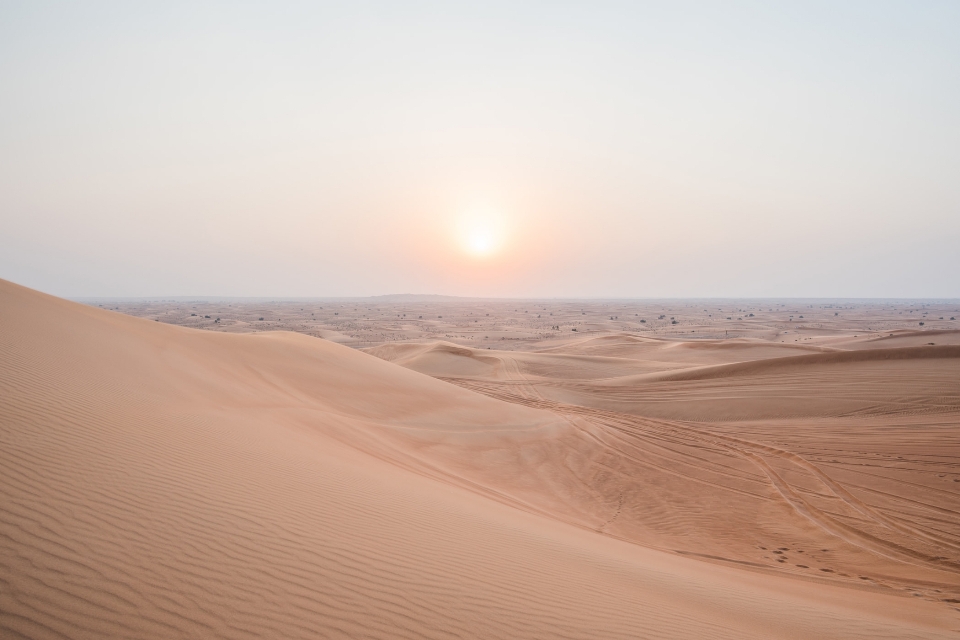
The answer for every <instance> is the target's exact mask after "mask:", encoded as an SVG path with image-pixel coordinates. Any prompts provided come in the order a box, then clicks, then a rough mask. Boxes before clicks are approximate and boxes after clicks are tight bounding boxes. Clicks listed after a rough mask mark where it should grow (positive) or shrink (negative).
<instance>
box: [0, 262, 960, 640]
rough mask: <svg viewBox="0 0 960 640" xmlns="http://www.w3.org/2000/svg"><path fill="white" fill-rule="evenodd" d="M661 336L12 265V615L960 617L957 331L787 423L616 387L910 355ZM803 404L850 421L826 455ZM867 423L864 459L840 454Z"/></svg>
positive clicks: (767, 620) (678, 622) (2, 595)
mask: <svg viewBox="0 0 960 640" xmlns="http://www.w3.org/2000/svg"><path fill="white" fill-rule="evenodd" d="M608 346H609V345H608ZM641 346H642V345H641ZM571 348H572V347H571ZM631 348H632V347H631ZM643 348H649V349H652V350H653V351H651V352H650V353H654V352H655V351H656V350H659V351H663V350H664V349H670V351H669V352H667V353H666V354H662V357H663V359H662V360H657V361H656V362H654V361H653V360H649V359H645V356H644V355H643V353H641V352H640V351H639V350H636V349H635V350H633V351H630V350H629V349H628V351H630V352H629V353H628V354H626V355H629V357H625V356H623V355H621V356H619V357H618V356H617V355H615V354H616V350H612V351H611V352H609V353H608V352H604V353H586V351H589V349H588V348H586V346H585V345H580V349H581V353H572V352H569V353H541V354H536V353H534V354H530V353H522V354H517V353H515V354H506V353H502V352H496V351H493V350H487V351H484V352H480V351H479V350H471V349H467V348H463V347H458V346H456V345H452V344H444V343H430V344H424V345H403V346H400V347H389V346H384V347H379V348H378V350H377V351H376V352H375V353H376V355H378V356H380V357H374V355H373V354H369V353H364V352H361V351H356V350H353V349H350V348H347V347H344V346H340V345H337V344H334V343H332V342H329V341H326V340H322V339H318V338H313V337H308V336H305V335H300V334H295V333H290V332H261V333H256V334H233V333H218V332H214V331H200V330H197V329H190V328H184V327H178V326H171V325H167V324H163V323H161V322H155V321H152V320H147V319H140V318H134V317H130V316H126V315H122V314H119V313H114V312H111V311H106V310H103V309H99V308H95V307H90V306H84V305H80V304H77V303H73V302H67V301H64V300H60V299H57V298H53V297H51V296H47V295H44V294H41V293H38V292H35V291H32V290H29V289H26V288H23V287H20V286H17V285H15V284H12V283H9V282H6V281H0V636H2V637H4V638H180V637H184V638H186V637H190V638H254V637H257V638H318V637H330V638H340V637H344V638H638V637H649V638H947V637H955V635H956V632H957V630H958V629H960V618H958V615H957V611H956V609H955V608H954V606H955V604H956V603H957V602H958V598H960V595H958V587H960V580H958V578H957V577H958V575H960V572H958V569H957V556H958V551H960V542H958V538H957V532H958V530H960V529H958V526H957V514H958V513H960V504H958V503H957V500H956V489H955V487H957V486H960V483H957V484H954V482H953V476H952V475H949V473H951V472H948V471H941V468H947V467H949V466H950V465H955V463H956V457H955V453H956V450H955V449H954V448H952V447H955V439H954V440H951V439H950V438H951V437H953V436H950V435H949V432H951V430H952V431H953V432H955V431H956V425H957V420H956V416H957V415H958V412H957V407H956V402H955V398H956V397H957V392H956V389H955V387H956V384H955V383H956V377H953V376H955V374H956V369H953V368H950V367H952V366H953V363H955V362H957V361H958V360H957V355H955V349H956V348H954V347H943V348H940V347H930V348H929V350H928V349H927V348H926V347H915V348H914V347H911V348H909V349H897V350H896V353H897V354H901V355H900V356H894V357H898V358H899V359H898V361H897V362H895V363H893V365H894V366H900V365H903V364H904V363H907V364H908V365H909V366H913V367H919V368H915V369H911V370H910V372H911V374H916V375H919V376H920V378H919V380H921V382H922V383H923V384H924V385H926V386H925V387H923V388H925V389H926V392H925V394H924V393H921V391H922V389H921V387H920V386H918V387H916V388H913V387H910V386H909V385H907V386H906V387H904V386H902V385H901V387H899V388H901V389H903V392H902V393H901V395H899V396H896V397H889V396H890V394H889V393H887V392H884V394H885V397H883V398H874V397H873V396H871V395H870V394H871V393H872V392H871V391H870V390H869V389H870V388H872V387H871V386H870V385H871V384H872V383H873V382H877V381H879V383H880V384H881V385H882V384H883V379H884V376H886V375H888V374H887V373H884V372H885V371H886V370H882V371H880V373H879V374H878V373H877V372H876V371H872V372H871V373H869V376H866V377H863V376H864V375H866V374H863V375H861V374H862V372H861V374H857V375H861V377H860V378H857V379H856V380H854V383H853V384H852V386H851V385H848V386H846V387H843V385H842V384H841V383H837V384H839V387H837V388H840V387H842V388H843V393H844V394H846V395H847V396H848V397H853V400H850V402H851V403H852V404H851V406H854V405H855V406H857V407H860V406H868V407H869V406H872V407H873V411H874V413H872V414H870V412H869V411H867V412H866V413H864V415H868V414H869V415H872V416H873V418H870V420H862V421H861V422H857V423H856V425H858V426H857V427H856V429H853V427H851V426H850V424H851V423H848V422H837V420H840V419H841V418H843V419H847V418H844V416H838V415H837V414H835V412H834V411H833V409H832V408H830V407H827V408H826V409H823V408H822V407H821V408H815V409H814V410H812V411H813V414H816V420H814V421H810V420H807V421H803V422H799V423H798V422H793V423H791V422H790V420H791V419H793V418H792V417H791V416H784V417H783V420H784V421H783V422H781V423H777V424H778V428H781V427H782V431H778V432H777V433H776V434H774V435H773V436H771V435H770V434H769V433H767V432H764V431H763V429H764V428H765V425H764V424H761V423H752V422H744V423H742V424H737V425H732V426H731V425H730V424H720V423H719V422H716V423H710V424H706V423H698V424H693V423H686V422H683V421H682V420H676V421H671V420H668V419H664V418H657V417H656V416H649V415H640V413H638V412H637V411H634V412H633V413H630V411H624V412H619V411H617V410H615V406H614V405H617V403H618V402H626V403H627V404H629V403H634V405H631V406H632V409H631V407H627V409H630V410H634V409H637V408H638V407H640V406H641V405H643V403H644V402H648V401H649V402H652V401H651V400H650V398H647V399H646V400H645V399H644V398H643V397H641V396H643V393H648V392H649V393H652V391H651V390H652V389H657V393H658V394H659V395H658V398H659V399H660V400H669V399H670V397H671V396H672V397H673V398H674V399H677V398H679V400H678V402H685V401H686V400H687V399H693V400H692V401H693V402H694V404H696V401H695V396H696V394H698V393H703V392H704V390H703V388H702V387H691V388H688V387H681V386H674V387H670V388H668V387H666V386H661V387H656V385H658V384H659V385H686V384H694V385H700V384H706V383H710V384H721V383H723V382H724V380H725V378H729V377H730V375H729V374H730V372H731V371H733V372H734V373H735V374H736V376H739V375H741V374H743V375H746V374H744V372H748V373H749V372H752V373H750V375H755V374H756V375H759V376H760V377H761V379H762V380H766V379H765V378H763V376H762V375H760V374H766V373H767V372H768V371H772V372H783V371H793V370H794V369H797V370H800V369H816V368H817V367H821V366H823V367H827V366H833V365H835V364H836V363H840V364H841V366H869V367H875V366H876V365H877V364H878V363H880V365H884V364H890V363H889V362H887V360H888V359H889V358H888V357H887V356H883V357H880V356H878V355H876V354H875V353H874V352H873V351H861V352H856V355H853V352H844V353H822V354H819V353H818V354H812V355H801V356H796V357H788V358H778V359H777V360H778V361H780V362H779V363H778V362H775V361H772V360H771V361H767V362H761V363H745V364H729V363H711V362H710V361H707V362H704V361H703V360H697V359H696V358H695V357H691V356H689V352H690V350H687V352H686V353H682V352H681V351H679V350H677V349H678V348H677V347H670V346H669V345H665V344H663V343H656V344H651V345H647V346H646V347H643ZM770 348H771V349H774V350H776V349H780V347H777V346H772V347H770ZM680 349H682V347H681V348H680ZM674 351H676V352H677V353H678V354H681V355H680V356H677V358H674V359H671V358H673V355H672V354H673V352H674ZM908 352H909V353H911V354H915V355H913V356H910V358H907V356H906V355H905V354H907V353H908ZM776 353H777V355H782V353H781V351H776ZM793 353H795V351H794V352H793ZM934 353H936V354H940V355H936V356H933V355H930V356H928V355H927V354H934ZM856 358H860V359H859V360H857V359H856ZM849 359H853V360H849ZM388 360H393V361H394V362H390V361H388ZM788 361H789V362H788ZM848 362H849V364H844V363H848ZM658 363H659V364H658ZM804 363H811V364H813V365H815V366H812V367H806V365H805V364H804ZM930 363H939V364H938V365H937V366H939V367H940V368H939V369H937V368H934V369H930V370H929V372H928V373H927V374H924V373H923V372H924V371H926V369H923V367H926V366H927V365H929V364H930ZM710 364H713V365H716V367H715V369H714V370H715V371H719V370H723V367H734V369H726V370H725V371H726V372H727V374H726V375H718V376H715V378H716V379H712V378H711V379H709V380H707V379H705V378H703V377H702V372H703V371H707V370H708V369H709V367H708V365H710ZM401 365H407V366H401ZM750 366H753V367H759V369H750V368H749V367H750ZM691 367H692V368H697V367H699V368H700V369H699V370H700V371H701V378H700V379H696V380H694V379H692V378H691V379H686V378H680V377H675V378H671V379H667V378H661V380H660V381H658V382H650V383H649V384H650V385H653V386H650V387H649V388H647V387H643V385H646V384H648V383H647V382H642V380H643V378H642V376H649V375H651V374H656V375H660V376H666V375H674V376H681V375H692V373H688V374H682V373H681V370H689V371H692V369H690V368H691ZM704 367H706V368H704ZM736 367H741V369H736ZM764 367H766V368H764ZM414 369H417V370H414ZM421 370H422V371H424V372H426V373H424V372H421ZM577 371H580V374H577ZM665 371H675V372H674V373H664V372H665ZM891 371H893V373H892V374H889V375H890V376H892V377H891V378H890V379H892V380H894V381H898V380H901V378H900V374H901V373H902V371H901V370H899V369H897V370H891ZM604 372H606V374H604ZM427 373H429V374H430V375H427ZM846 375H847V374H846V373H843V374H840V375H838V376H837V377H836V380H839V381H841V382H842V381H843V380H844V376H846ZM637 376H641V378H637ZM736 376H734V377H736ZM924 376H926V377H924ZM888 377H889V376H888ZM438 378H442V379H438ZM618 379H620V380H621V382H622V381H624V380H626V381H628V384H618V383H617V380H618ZM772 380H773V381H774V382H773V383H771V384H776V385H777V390H776V392H775V393H774V392H772V391H769V390H768V392H769V393H773V394H774V395H776V394H777V393H779V394H782V395H796V388H797V387H789V384H794V382H789V381H786V382H785V379H784V378H776V377H774V378H772ZM812 380H813V378H805V379H804V380H801V381H800V383H798V384H800V385H801V386H802V385H803V384H807V385H810V384H813V382H811V381H812ZM451 383H453V384H451ZM918 384H920V383H918ZM931 385H932V386H931ZM641 387H643V388H641ZM808 388H812V387H808ZM857 388H860V389H863V388H866V389H867V391H866V392H864V393H860V395H857V393H859V392H856V389H857ZM889 388H890V389H893V388H895V387H894V386H890V387H889ZM611 389H614V391H611ZM624 389H628V391H623V390H624ZM748 392H749V391H748ZM819 392H822V388H821V389H820V391H817V390H816V389H815V390H814V391H809V392H808V397H816V396H817V394H818V393H819ZM610 393H614V394H616V393H623V394H626V395H627V396H628V397H627V398H626V400H623V399H617V398H614V399H612V400H611V399H610V398H609V397H608V396H605V395H604V394H608V395H609V394H610ZM710 393H712V394H713V395H714V396H716V395H717V394H720V395H723V394H724V393H727V394H730V396H731V397H732V396H737V395H743V394H744V393H745V392H744V390H743V389H742V388H737V389H733V390H731V389H726V388H724V389H719V388H718V389H714V390H713V391H711V392H710ZM685 394H691V395H689V396H688V395H685ZM854 396H855V397H854ZM777 397H780V396H777ZM871 398H873V399H871ZM911 398H912V399H911ZM918 398H919V399H918ZM728 399H729V398H728ZM881 401H882V402H881ZM649 402H648V403H649ZM730 402H736V401H735V400H730ZM811 402H813V401H811V400H807V403H808V404H810V403H811ZM884 403H886V404H884ZM891 403H894V404H896V406H897V407H899V408H900V409H901V410H902V411H900V413H896V415H897V416H899V417H897V418H896V420H893V421H891V418H890V415H892V414H890V413H889V412H888V411H887V409H886V408H885V407H889V406H892V404H891ZM814 404H815V403H814ZM644 406H645V405H644ZM818 406H819V405H818ZM824 406H826V405H824ZM831 406H832V405H831ZM701 407H706V405H705V404H703V403H701ZM707 410H708V409H704V411H707ZM884 412H886V413H884ZM931 416H933V417H932V418H931ZM871 420H872V421H871ZM831 421H833V422H831ZM814 423H815V424H814ZM838 425H840V426H838ZM844 429H846V431H844ZM851 429H853V431H851ZM857 429H859V431H857ZM938 429H939V431H938ZM851 433H852V434H853V436H851ZM904 433H909V435H910V436H911V437H912V440H910V439H906V440H905V439H904ZM797 434H801V435H803V437H804V438H805V439H806V440H805V441H807V442H814V441H816V442H818V443H824V442H825V443H827V444H824V445H822V448H821V449H820V450H819V453H818V454H817V455H814V454H813V453H811V452H810V451H806V450H803V451H801V453H802V454H803V455H801V454H800V453H797V452H796V451H800V449H797V448H795V447H794V444H793V443H794V441H793V440H791V438H793V437H794V436H795V435H797ZM824 434H826V435H824ZM943 434H946V435H943ZM941 435H942V437H941ZM818 438H819V440H818ZM776 441H780V444H779V445H777V444H775V442H776ZM830 442H840V445H841V446H837V447H834V448H833V449H830V444H829V443H830ZM878 443H880V444H878ZM890 443H894V445H895V446H901V445H902V449H901V450H902V451H903V453H902V454H899V455H901V456H904V457H903V458H902V461H903V464H901V461H899V460H896V459H895V456H894V457H892V458H891V459H887V458H885V457H883V456H884V455H886V454H885V453H883V452H882V451H881V450H880V449H878V448H877V447H880V446H881V444H883V445H884V446H887V445H890ZM898 443H899V444H898ZM818 446H820V445H818ZM891 446H893V445H891ZM838 452H844V453H838ZM854 453H855V454H856V456H859V457H857V459H856V464H857V465H864V466H857V467H850V469H854V471H850V470H849V469H847V467H843V468H842V469H841V467H840V466H837V467H836V468H834V467H831V466H830V464H832V463H829V462H828V461H826V460H824V461H821V460H820V458H824V457H826V458H828V459H832V458H835V457H837V456H843V455H847V454H849V455H851V456H853V455H854ZM874 454H876V455H874ZM937 455H940V458H937ZM818 456H819V457H818ZM945 459H947V461H946V462H943V460H945ZM838 464H839V463H838ZM937 465H940V466H937ZM857 470H860V471H864V472H865V473H869V474H872V475H871V476H870V477H872V478H873V480H872V481H871V482H870V483H867V484H869V485H870V486H869V487H868V490H865V489H863V488H862V485H863V484H864V483H863V482H862V478H863V477H866V476H857V475H856V473H859V471H857ZM941 473H942V474H943V475H942V476H941ZM953 474H954V475H956V470H955V469H954V471H953ZM910 487H912V488H910ZM871 492H872V493H871ZM898 500H899V501H898ZM780 547H784V548H786V551H784V550H783V549H781V548H780ZM786 556H789V562H786V561H785V560H784V558H785V557H786ZM786 565H790V567H789V569H788V567H787V566H786ZM801 565H803V566H804V567H805V568H802V569H801V568H799V567H800V566H801ZM861 576H863V579H861Z"/></svg>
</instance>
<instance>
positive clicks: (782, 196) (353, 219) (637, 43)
mask: <svg viewBox="0 0 960 640" xmlns="http://www.w3.org/2000/svg"><path fill="white" fill-rule="evenodd" d="M281 4H282V3H276V2H269V3H268V2H264V3H257V4H245V3H237V2H227V3H223V4H207V3H198V2H186V3H183V4H178V3H173V2H157V3H154V5H153V6H152V7H148V6H147V5H146V3H133V2H118V3H116V4H107V3H63V4H44V3H41V2H35V1H30V2H23V3H17V2H8V1H3V2H0V278H5V279H9V280H13V281H15V282H19V283H21V284H25V285H28V286H32V287H35V288H39V289H41V290H44V291H48V292H51V293H55V294H59V295H65V296H97V295H103V296H137V295H274V296H285V295H290V296H294V295H298V296H340V295H371V294H384V293H402V292H416V293H443V294H454V295H489V296H567V297H579V296H591V297H594V296H595V297H607V296H623V297H646V296H678V297H679V296H841V297H844V296H863V297H883V296H915V297H960V35H958V34H960V2H955V1H951V2H919V1H916V0H914V1H911V2H902V3H886V2H877V1H870V2H862V3H858V2H849V3H843V2H836V1H830V2H823V3H816V2H806V1H804V2H794V3H786V2H783V3H776V2H753V3H747V2H744V3H720V2H708V3H690V4H682V3H675V2H658V3H649V4H644V3H640V2H628V3H599V2H594V1H591V2H583V3H556V2H544V3H518V2H505V3H502V4H497V3H491V2H474V3H469V4H468V3H464V4H462V5H455V4H454V3H448V2H442V3H399V2H387V3H382V4H381V3H369V4H364V3H360V2H340V3H336V4H330V5H328V6H323V5H319V4H318V3H303V4H284V5H283V6H280V5H281Z"/></svg>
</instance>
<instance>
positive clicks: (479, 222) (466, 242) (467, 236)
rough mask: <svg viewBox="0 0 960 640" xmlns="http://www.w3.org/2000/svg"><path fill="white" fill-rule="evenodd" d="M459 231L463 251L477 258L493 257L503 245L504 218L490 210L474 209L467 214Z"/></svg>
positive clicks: (463, 217) (463, 216) (462, 219)
mask: <svg viewBox="0 0 960 640" xmlns="http://www.w3.org/2000/svg"><path fill="white" fill-rule="evenodd" d="M458 231H459V233H458V235H459V236H460V245H461V247H462V248H463V250H464V251H466V253H468V254H470V255H472V256H474V257H477V258H485V257H488V256H491V255H493V254H495V253H496V252H497V251H498V250H499V249H500V248H501V246H502V245H503V241H504V225H503V218H502V216H500V214H499V213H497V212H496V211H493V210H490V209H484V208H474V209H471V210H469V211H467V212H465V213H464V214H463V215H462V216H461V218H460V224H459V230H458Z"/></svg>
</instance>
